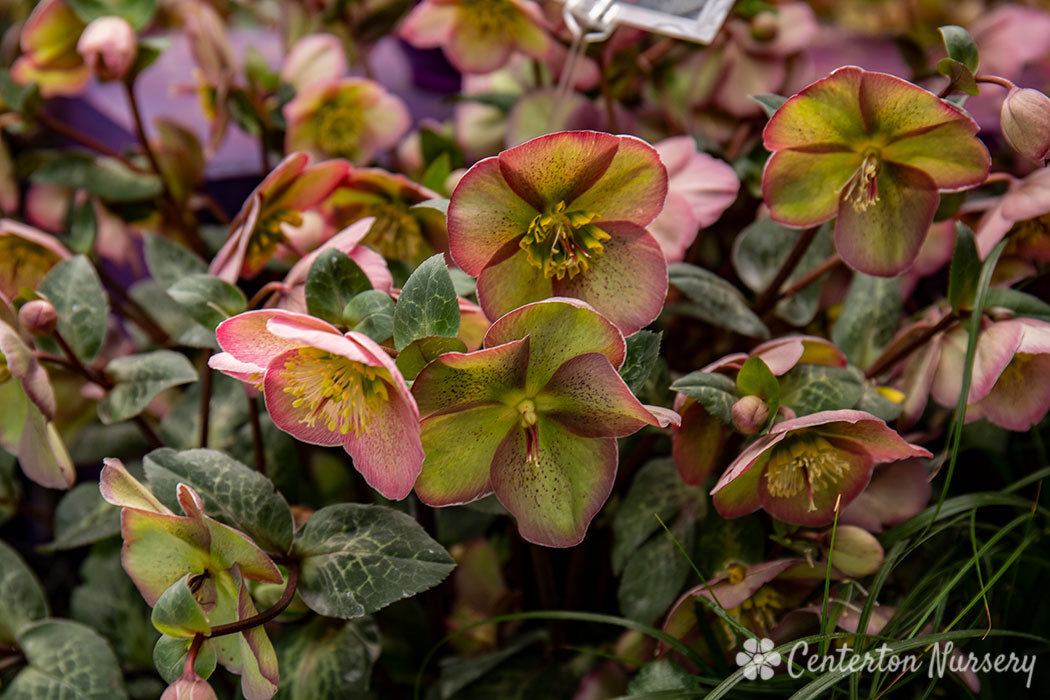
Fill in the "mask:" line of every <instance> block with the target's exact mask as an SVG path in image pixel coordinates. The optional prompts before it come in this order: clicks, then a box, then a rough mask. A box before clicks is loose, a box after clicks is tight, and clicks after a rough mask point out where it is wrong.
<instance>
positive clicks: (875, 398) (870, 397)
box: [853, 384, 903, 423]
mask: <svg viewBox="0 0 1050 700" xmlns="http://www.w3.org/2000/svg"><path fill="white" fill-rule="evenodd" d="M853 408H855V409H857V410H858V411H864V412H866V413H870V414H871V415H873V416H875V417H876V418H881V419H882V420H884V421H886V422H887V423H889V422H891V421H895V420H897V419H898V418H900V415H901V410H902V409H903V407H902V406H901V404H899V403H897V402H896V401H892V400H890V399H889V398H887V397H885V396H883V395H882V394H880V393H879V392H878V391H876V390H875V388H874V387H871V386H868V385H867V384H865V385H864V390H863V392H862V393H861V395H860V399H859V400H858V401H857V403H856V405H855V406H853Z"/></svg>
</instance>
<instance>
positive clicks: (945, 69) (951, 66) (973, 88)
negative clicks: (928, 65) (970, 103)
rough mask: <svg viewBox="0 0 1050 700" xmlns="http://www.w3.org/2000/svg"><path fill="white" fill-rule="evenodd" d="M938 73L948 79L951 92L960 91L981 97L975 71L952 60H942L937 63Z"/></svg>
mask: <svg viewBox="0 0 1050 700" xmlns="http://www.w3.org/2000/svg"><path fill="white" fill-rule="evenodd" d="M937 72H938V73H940V74H941V75H943V76H944V77H946V78H947V79H948V81H949V83H948V85H949V87H950V89H949V90H948V91H949V92H950V91H951V90H959V91H961V92H965V93H966V94H967V95H974V96H976V95H979V94H980V92H981V91H980V89H979V88H978V87H977V81H976V80H975V79H974V76H973V71H971V70H970V69H969V68H967V67H966V66H965V65H963V64H962V63H959V62H958V61H956V60H955V59H952V58H942V59H941V60H939V61H937Z"/></svg>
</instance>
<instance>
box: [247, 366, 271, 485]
mask: <svg viewBox="0 0 1050 700" xmlns="http://www.w3.org/2000/svg"><path fill="white" fill-rule="evenodd" d="M244 395H245V397H247V399H248V422H249V423H250V424H251V426H252V450H253V452H254V453H255V470H256V471H257V472H259V473H260V474H263V475H265V474H266V450H265V449H264V448H263V435H262V423H261V422H260V421H259V402H258V401H257V400H256V399H255V397H254V396H252V395H251V393H250V392H249V390H248V387H247V386H245V387H244Z"/></svg>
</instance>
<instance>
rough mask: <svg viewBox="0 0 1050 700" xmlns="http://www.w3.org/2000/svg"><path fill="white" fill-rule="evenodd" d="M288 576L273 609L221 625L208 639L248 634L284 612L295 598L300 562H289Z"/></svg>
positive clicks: (214, 628) (213, 630)
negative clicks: (282, 591) (242, 633)
mask: <svg viewBox="0 0 1050 700" xmlns="http://www.w3.org/2000/svg"><path fill="white" fill-rule="evenodd" d="M287 566H288V576H287V577H286V579H285V584H284V593H282V594H281V597H280V598H279V599H278V600H277V602H276V603H274V604H273V606H272V607H270V608H267V609H266V610H263V611H262V612H261V613H258V614H257V615H252V616H251V617H246V618H244V619H243V620H237V621H236V622H231V623H229V624H226V625H219V626H218V627H213V628H212V630H211V634H209V635H207V636H208V639H214V638H215V637H223V636H225V635H227V634H237V633H238V632H247V631H248V630H250V629H251V628H253V627H258V626H259V625H264V624H266V623H267V622H269V621H270V620H272V619H273V618H275V617H277V616H278V615H280V614H281V613H282V612H284V609H285V608H287V607H288V604H289V603H291V602H292V598H294V597H295V589H296V586H298V585H299V562H298V561H296V560H294V559H290V560H288V564H287Z"/></svg>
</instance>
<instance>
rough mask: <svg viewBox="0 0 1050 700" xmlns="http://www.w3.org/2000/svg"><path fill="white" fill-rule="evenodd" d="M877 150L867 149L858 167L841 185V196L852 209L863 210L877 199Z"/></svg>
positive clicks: (878, 162)
mask: <svg viewBox="0 0 1050 700" xmlns="http://www.w3.org/2000/svg"><path fill="white" fill-rule="evenodd" d="M879 164H880V161H879V152H878V151H876V150H871V149H869V150H868V151H867V152H866V153H865V154H864V160H862V161H861V163H860V167H859V168H857V170H856V172H854V173H853V175H851V176H850V179H849V180H847V181H846V184H845V185H843V186H842V198H843V199H845V200H846V201H847V202H849V203H850V204H852V205H853V209H854V211H858V212H861V211H864V210H865V209H867V208H868V207H870V206H871V205H873V204H875V203H876V202H878V201H879V184H878V177H879Z"/></svg>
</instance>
